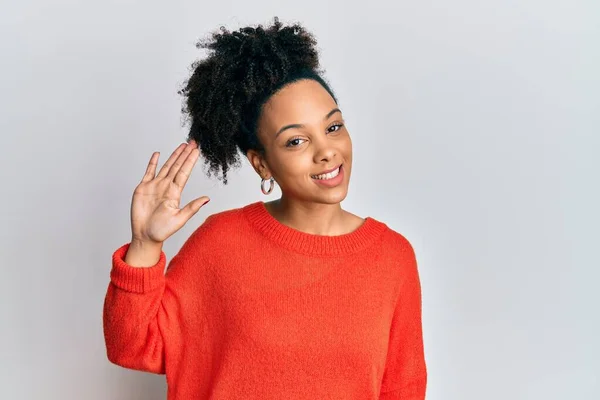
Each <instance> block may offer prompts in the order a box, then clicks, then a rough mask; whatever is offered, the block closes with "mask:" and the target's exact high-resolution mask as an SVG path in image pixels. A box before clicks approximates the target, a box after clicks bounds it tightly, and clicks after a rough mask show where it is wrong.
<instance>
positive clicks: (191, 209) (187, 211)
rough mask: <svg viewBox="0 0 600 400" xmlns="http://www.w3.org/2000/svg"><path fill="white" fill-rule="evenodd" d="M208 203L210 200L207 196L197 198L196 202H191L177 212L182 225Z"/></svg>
mask: <svg viewBox="0 0 600 400" xmlns="http://www.w3.org/2000/svg"><path fill="white" fill-rule="evenodd" d="M209 201H210V198H209V197H208V196H202V197H199V198H197V199H196V200H192V201H191V202H189V203H188V204H187V205H186V206H185V207H183V208H182V209H181V210H179V215H180V217H181V218H182V220H183V221H182V222H183V224H185V223H186V222H187V221H188V220H189V219H190V218H192V217H193V216H194V215H195V214H196V213H197V212H198V210H200V209H201V208H202V207H203V206H204V205H205V204H206V203H208V202H209ZM183 224H182V225H183Z"/></svg>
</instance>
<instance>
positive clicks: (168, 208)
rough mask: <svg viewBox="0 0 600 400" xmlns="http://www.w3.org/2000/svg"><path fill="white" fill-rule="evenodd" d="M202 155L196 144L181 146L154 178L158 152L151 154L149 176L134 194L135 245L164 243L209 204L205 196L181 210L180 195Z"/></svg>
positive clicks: (132, 219) (144, 178)
mask: <svg viewBox="0 0 600 400" xmlns="http://www.w3.org/2000/svg"><path fill="white" fill-rule="evenodd" d="M199 155H200V151H199V150H198V146H197V144H196V142H194V141H193V140H192V141H190V142H189V143H187V144H186V143H182V144H180V145H179V147H177V149H175V151H174V152H173V153H172V154H171V156H170V157H169V159H168V160H167V162H166V163H165V164H164V165H163V166H162V168H161V169H160V171H159V172H158V175H155V174H156V166H157V164H158V157H159V153H158V152H154V153H153V154H152V157H151V158H150V162H149V163H148V167H147V169H146V173H145V174H144V177H143V178H142V181H141V182H140V183H139V185H138V186H137V187H136V188H135V191H134V192H133V199H132V201H131V233H132V242H137V243H149V244H162V242H164V241H165V240H166V239H167V238H168V237H170V236H171V235H173V234H174V233H175V232H177V231H178V230H179V229H180V228H181V227H182V226H183V225H185V223H186V222H187V221H188V220H189V219H190V218H191V217H193V216H194V214H196V213H197V212H198V210H200V208H201V207H202V206H204V204H206V203H208V202H209V201H210V199H209V198H208V197H207V196H202V197H199V198H197V199H195V200H192V201H191V202H189V203H188V204H187V205H186V206H185V207H183V208H181V209H180V208H179V202H180V200H181V192H182V191H183V188H184V187H185V184H186V183H187V181H188V178H189V177H190V174H191V172H192V168H193V167H194V165H195V164H196V161H198V158H199Z"/></svg>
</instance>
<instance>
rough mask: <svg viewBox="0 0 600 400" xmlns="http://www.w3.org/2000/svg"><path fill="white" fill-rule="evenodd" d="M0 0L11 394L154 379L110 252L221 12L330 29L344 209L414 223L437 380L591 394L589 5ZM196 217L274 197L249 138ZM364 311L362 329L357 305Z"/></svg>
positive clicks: (596, 363)
mask: <svg viewBox="0 0 600 400" xmlns="http://www.w3.org/2000/svg"><path fill="white" fill-rule="evenodd" d="M3 3H4V4H3V5H2V11H1V12H0V46H1V47H0V51H1V52H0V54H1V74H0V133H1V135H2V136H1V141H0V149H1V152H0V154H1V167H0V190H1V196H0V213H1V217H2V219H1V221H0V222H1V224H0V226H1V231H0V232H1V237H0V239H1V240H0V251H1V254H0V255H1V266H2V277H1V279H0V293H1V296H2V297H1V299H0V300H1V301H0V313H1V314H0V316H1V326H0V336H1V337H0V360H1V361H0V362H1V364H0V366H1V371H0V398H2V399H57V400H58V399H61V400H64V399H85V400H100V399H102V400H109V399H110V400H125V399H127V400H130V399H133V400H138V399H139V400H142V399H143V400H159V399H165V396H166V383H165V379H164V376H159V375H152V374H148V373H142V372H137V371H131V370H126V369H124V368H121V367H118V366H115V365H113V364H111V363H110V362H109V361H108V359H107V357H106V353H105V347H104V338H103V333H102V305H103V301H104V295H105V292H106V288H107V285H108V282H109V271H110V267H111V255H112V252H113V251H114V250H115V249H116V248H118V247H119V246H120V245H122V244H124V243H126V242H127V241H128V240H129V239H130V221H129V208H130V201H131V195H132V192H133V189H134V188H135V186H136V185H137V183H138V182H139V180H140V179H141V177H142V175H143V173H144V170H145V168H146V164H147V162H148V160H149V158H150V156H151V154H152V152H153V151H160V152H161V158H160V160H159V162H160V164H161V165H162V163H163V162H164V161H165V160H166V157H167V155H168V154H170V153H171V152H172V151H173V150H174V148H175V147H176V146H177V145H178V144H179V143H181V142H182V141H184V140H185V136H186V128H187V127H186V126H185V125H184V124H183V123H182V120H183V118H182V114H181V111H180V108H181V97H180V96H179V95H178V94H177V90H178V89H179V87H180V86H181V84H182V83H183V82H184V80H185V79H186V78H187V77H188V76H189V66H190V65H191V63H192V62H193V61H194V60H196V59H198V58H202V57H204V56H205V53H204V52H203V51H201V50H198V49H196V48H195V46H194V44H195V42H196V41H197V40H198V39H200V38H203V37H206V35H207V34H208V33H209V32H212V31H214V30H217V29H218V27H219V26H221V25H224V26H226V27H228V28H230V29H237V28H239V27H241V26H244V25H248V24H250V25H255V24H258V23H262V24H270V23H271V22H272V18H273V16H275V15H277V16H279V17H280V18H281V20H282V22H285V23H290V22H300V23H302V24H304V26H305V27H306V28H307V29H309V30H310V31H311V32H313V33H314V35H315V36H316V37H317V39H318V42H319V51H320V52H321V62H322V66H323V68H324V69H325V70H326V78H327V79H328V80H329V81H330V83H331V84H332V86H333V89H334V90H335V91H336V94H337V95H338V96H339V99H340V106H341V108H342V110H343V112H344V116H345V118H346V122H347V127H348V130H349V132H350V134H351V137H352V140H353V145H354V164H353V168H352V178H351V183H350V188H349V193H348V197H347V198H346V200H344V202H343V207H344V208H345V209H347V210H349V211H351V212H353V213H355V214H357V215H359V216H363V217H364V216H372V217H375V218H377V219H379V220H381V221H383V222H385V223H387V224H388V225H389V226H390V227H391V228H393V229H395V230H396V231H398V232H400V233H402V234H403V235H405V236H406V237H407V238H408V239H409V240H410V241H411V243H412V244H413V246H414V248H415V251H416V254H417V259H418V263H419V271H420V276H421V281H422V288H423V327H424V341H425V351H426V359H427V363H428V371H429V384H428V390H427V399H428V400H482V399H485V400H505V399H511V400H520V399H527V400H534V399H536V400H537V399H540V400H542V399H543V400H559V399H560V400H564V399H590V400H593V399H599V398H600V383H599V380H600V344H599V340H598V338H599V337H600V311H599V308H600V295H599V294H598V286H599V280H600V273H599V272H598V271H599V267H600V262H599V257H598V250H599V249H600V245H599V239H600V235H599V234H598V228H599V225H600V213H599V211H598V208H599V207H600V190H599V182H600V179H599V178H600V177H599V175H600V161H599V153H600V138H599V136H598V135H599V133H600V132H599V128H600V101H599V93H600V78H599V77H600V74H599V71H600V44H599V43H600V3H598V2H597V1H594V0H589V1H581V0H580V1H578V0H569V1H566V0H564V1H548V0H545V1H542V0H529V1H514V0H510V1H489V0H488V1H477V0H455V1H453V2H446V1H419V2H417V1H412V2H409V1H381V0H371V1H368V2H362V1H360V2H348V1H341V0H338V1H328V2H326V1H313V0H304V1H302V2H282V1H267V0H254V1H226V0H225V1H216V2H200V1H193V2H192V1H170V2H166V1H161V2H158V1H123V0H120V1H114V0H113V1H107V0H104V1H75V0H71V1H66V0H61V1H41V0H27V1H20V2H16V1H13V2H3ZM242 161H243V167H242V168H240V169H239V170H235V171H234V172H232V173H231V175H230V184H229V185H227V186H225V187H224V186H223V185H222V183H221V182H219V181H217V180H216V179H214V178H212V179H210V178H208V177H207V176H206V175H205V173H204V168H203V166H202V163H201V162H199V163H198V164H197V166H196V168H195V169H194V172H193V174H192V177H191V179H190V181H189V182H188V185H187V187H186V189H185V191H184V197H183V204H187V202H188V201H190V200H191V199H193V198H196V197H199V196H202V195H208V196H210V198H211V199H212V201H211V202H210V203H209V204H208V205H207V206H206V207H205V208H204V209H203V210H202V211H201V212H199V213H198V214H197V215H196V216H194V217H193V218H192V219H191V220H190V221H189V222H188V224H187V225H186V226H185V227H184V228H183V229H182V230H180V231H179V232H177V233H176V234H175V235H174V236H172V237H171V238H170V239H169V240H168V241H167V242H166V244H165V252H166V254H167V257H168V258H169V259H170V258H171V257H172V256H173V255H174V253H175V252H176V251H177V250H178V249H179V248H180V246H181V245H182V243H183V241H184V240H185V239H186V238H187V237H188V236H189V235H190V234H191V232H192V231H193V230H194V229H196V228H197V227H198V226H199V225H200V224H202V222H203V221H204V219H205V218H206V216H207V215H209V214H212V213H215V212H219V211H222V210H226V209H230V208H233V207H240V206H243V205H245V204H248V203H250V202H254V201H257V200H264V201H268V200H270V199H273V198H276V197H278V196H279V194H280V191H279V189H278V188H277V187H276V189H275V190H274V192H273V193H272V194H271V195H270V196H268V197H267V196H264V195H263V194H262V193H261V192H260V178H259V177H258V175H257V174H256V173H255V172H254V170H253V169H252V168H251V167H250V164H249V163H248V162H247V160H246V159H245V158H243V159H242ZM348 328H349V329H351V327H348Z"/></svg>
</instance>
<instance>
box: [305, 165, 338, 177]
mask: <svg viewBox="0 0 600 400" xmlns="http://www.w3.org/2000/svg"><path fill="white" fill-rule="evenodd" d="M341 165H342V164H339V165H337V166H335V167H333V168H331V169H328V170H326V171H322V172H319V173H317V174H314V175H311V176H317V175H323V174H328V173H330V172H333V171H335V170H336V169H338V168H339V167H340V166H341Z"/></svg>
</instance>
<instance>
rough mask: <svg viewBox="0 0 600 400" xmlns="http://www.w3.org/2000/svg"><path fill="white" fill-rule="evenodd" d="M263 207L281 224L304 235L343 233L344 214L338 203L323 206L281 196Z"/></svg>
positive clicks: (322, 204)
mask: <svg viewBox="0 0 600 400" xmlns="http://www.w3.org/2000/svg"><path fill="white" fill-rule="evenodd" d="M265 207H266V209H267V211H269V214H271V215H272V216H273V218H275V219H277V220H278V221H279V222H281V223H282V224H284V225H287V226H289V227H291V228H293V229H296V230H299V231H302V232H305V233H310V234H313V235H325V236H332V235H341V234H343V233H345V229H346V228H345V226H344V225H345V224H344V217H345V214H346V212H345V211H344V210H342V206H341V204H340V203H334V204H324V203H316V202H311V201H302V200H297V199H290V198H287V197H285V196H281V198H280V199H278V200H273V201H270V202H268V203H265Z"/></svg>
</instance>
